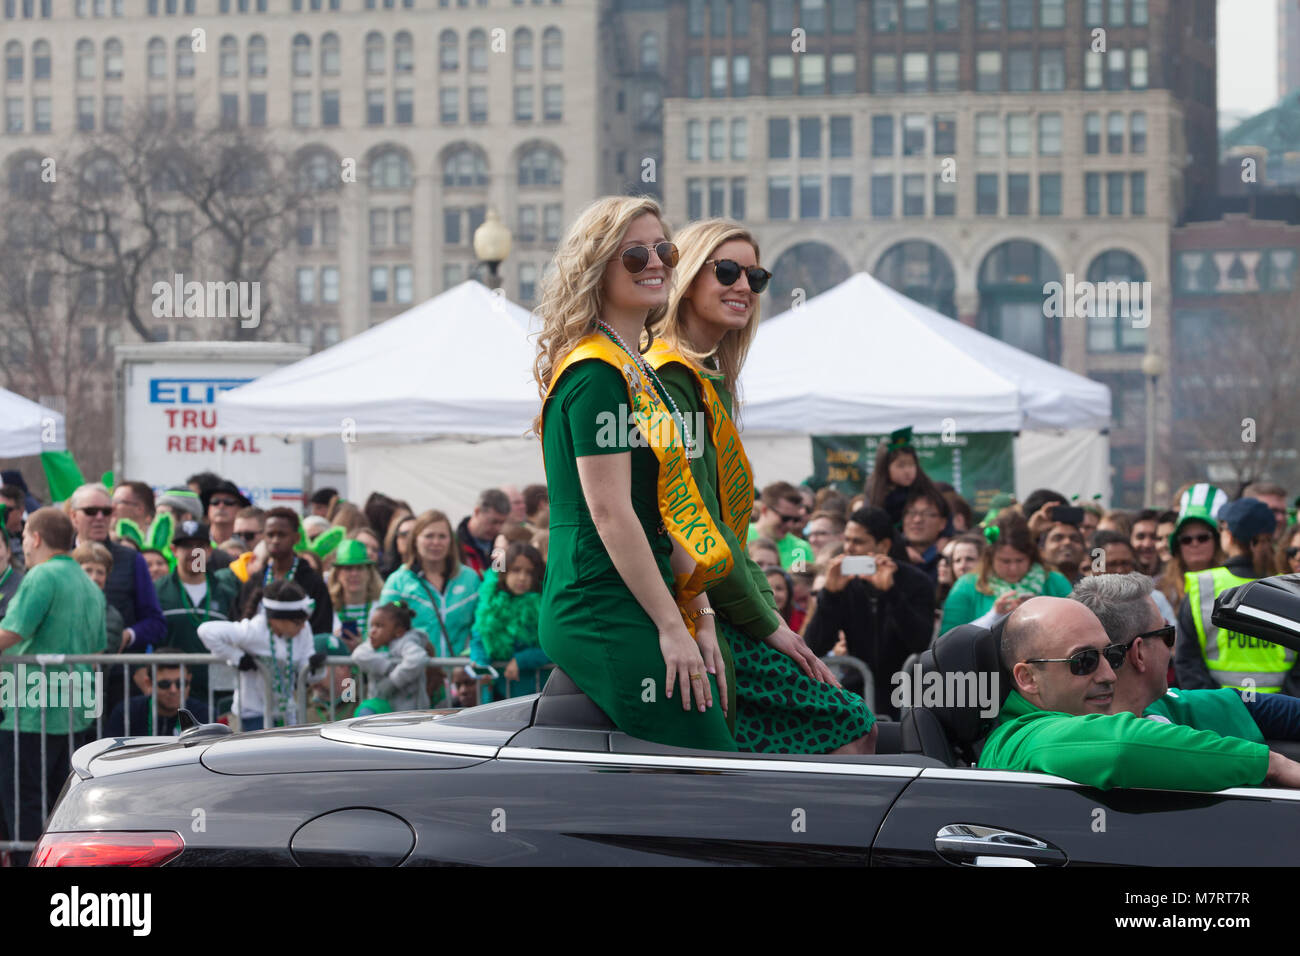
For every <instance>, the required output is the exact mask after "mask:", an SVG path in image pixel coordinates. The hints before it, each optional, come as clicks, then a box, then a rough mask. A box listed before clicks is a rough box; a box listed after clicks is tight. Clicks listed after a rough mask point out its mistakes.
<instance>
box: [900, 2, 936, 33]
mask: <svg viewBox="0 0 1300 956" xmlns="http://www.w3.org/2000/svg"><path fill="white" fill-rule="evenodd" d="M929 28H930V0H903V30H904V31H906V32H907V33H924V32H925V31H926V30H928V29H929Z"/></svg>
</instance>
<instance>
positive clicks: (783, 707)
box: [659, 362, 876, 754]
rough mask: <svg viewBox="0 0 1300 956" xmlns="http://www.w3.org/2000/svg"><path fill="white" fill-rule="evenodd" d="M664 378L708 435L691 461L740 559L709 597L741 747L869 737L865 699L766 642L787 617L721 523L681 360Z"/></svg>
mask: <svg viewBox="0 0 1300 956" xmlns="http://www.w3.org/2000/svg"><path fill="white" fill-rule="evenodd" d="M706 374H708V373H706ZM659 376H660V378H662V379H663V382H664V385H665V386H666V387H667V389H668V392H669V394H670V395H672V397H673V401H675V402H676V403H677V405H678V407H679V408H680V409H681V411H682V414H683V415H685V416H686V421H687V424H688V426H689V427H690V429H691V432H692V437H695V436H694V433H695V432H696V431H703V435H701V436H699V437H700V438H701V439H703V441H704V450H703V454H701V455H700V456H699V457H697V458H694V459H692V460H691V472H692V474H694V476H695V481H696V483H697V484H698V485H699V488H700V494H702V495H703V496H704V500H705V501H706V502H707V503H708V506H709V511H710V512H711V513H712V515H713V517H714V520H715V521H716V522H717V524H718V527H719V529H720V530H721V532H722V535H723V537H725V538H726V539H727V546H728V547H729V548H731V553H732V555H733V556H734V557H735V570H734V571H732V573H731V574H729V575H728V576H727V577H726V578H724V579H723V580H722V581H720V582H718V583H717V584H716V585H715V586H714V587H712V588H710V589H709V592H708V593H709V603H710V604H711V605H712V606H713V608H714V609H715V610H716V611H717V618H718V635H719V638H722V637H723V636H725V637H726V640H727V643H728V644H730V646H731V652H732V655H733V657H734V661H735V668H736V680H735V682H734V683H733V684H732V686H733V687H735V688H736V694H735V697H736V699H737V706H736V708H735V710H736V745H737V746H738V747H739V748H740V749H741V750H743V751H748V752H753V753H789V754H815V753H827V752H829V751H831V750H835V749H836V748H838V747H842V746H844V745H845V744H847V743H850V742H851V741H854V740H857V739H858V738H859V737H862V736H864V735H866V734H867V733H869V732H870V731H871V728H872V726H873V725H874V724H875V722H876V718H875V716H874V715H873V714H872V713H871V711H870V709H869V708H868V707H867V705H866V702H865V701H864V700H863V699H862V698H861V697H859V696H858V695H857V694H854V693H853V692H851V691H847V690H842V689H840V688H837V687H835V686H834V685H832V684H825V683H822V682H821V681H817V680H813V679H811V678H809V677H808V676H807V675H806V674H804V672H803V671H802V670H801V669H800V668H799V665H798V664H796V663H795V662H794V661H793V660H792V659H791V658H789V657H787V656H786V655H785V654H782V653H781V652H780V651H777V650H774V649H773V648H772V647H770V646H768V645H767V644H766V643H764V641H763V638H765V637H766V636H767V635H769V634H771V633H772V632H773V631H774V630H776V628H777V627H778V625H779V624H780V623H781V618H780V616H779V615H778V614H777V611H776V599H775V598H774V597H773V596H772V586H771V585H770V584H769V583H768V581H767V575H765V574H764V573H763V570H762V569H761V568H760V567H759V566H758V565H757V564H756V563H755V562H754V560H753V559H752V558H751V557H750V556H749V552H748V551H747V550H746V549H745V547H744V546H743V545H741V544H740V543H739V542H738V541H737V540H736V538H735V535H734V534H733V532H732V531H731V529H730V528H729V527H728V526H727V525H726V523H725V522H724V521H723V520H722V508H721V504H720V499H719V496H718V488H717V474H718V464H717V463H718V451H717V448H715V447H714V444H713V437H712V434H711V433H710V432H709V431H708V429H707V426H706V427H705V428H704V429H700V428H699V426H698V424H697V423H699V422H705V421H707V419H705V418H704V417H703V414H702V413H703V411H704V402H703V399H702V398H701V396H700V394H699V391H698V390H697V386H696V383H695V380H694V376H693V375H692V374H691V372H690V371H689V370H687V369H686V368H685V367H684V366H682V365H681V364H680V363H677V362H673V363H671V364H668V365H665V366H664V367H663V368H661V369H660V370H659ZM709 380H710V382H711V383H712V384H713V387H714V388H715V389H716V390H717V392H718V398H719V399H720V400H721V401H722V403H723V405H724V406H725V407H726V409H727V412H728V414H731V413H732V401H733V400H732V396H731V393H730V392H729V391H727V389H726V387H725V386H724V385H723V380H722V376H721V375H720V374H716V375H715V374H709ZM697 413H700V414H697ZM719 643H721V640H720V641H719Z"/></svg>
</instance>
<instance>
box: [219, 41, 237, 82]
mask: <svg viewBox="0 0 1300 956" xmlns="http://www.w3.org/2000/svg"><path fill="white" fill-rule="evenodd" d="M217 71H218V72H219V73H220V74H221V75H222V76H239V41H238V40H236V39H235V38H234V37H229V36H227V37H222V38H221V47H220V50H219V52H218V53H217Z"/></svg>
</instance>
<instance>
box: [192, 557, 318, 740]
mask: <svg viewBox="0 0 1300 956" xmlns="http://www.w3.org/2000/svg"><path fill="white" fill-rule="evenodd" d="M312 607H313V603H312V600H311V599H310V598H309V597H307V592H306V591H304V590H303V589H302V587H301V585H299V584H297V583H296V582H295V581H292V580H290V579H288V578H281V579H280V580H278V581H272V582H271V583H270V584H268V585H267V586H266V589H265V590H264V591H263V592H262V600H261V602H260V604H259V605H258V611H257V613H256V614H254V615H253V616H252V617H249V618H246V619H245V620H242V621H204V622H203V623H202V624H200V625H199V640H201V641H202V642H203V643H204V645H205V646H206V647H207V649H208V651H209V652H211V653H213V654H216V655H217V656H219V657H223V658H225V660H226V661H227V662H228V663H230V664H231V665H232V666H237V667H238V668H239V686H238V687H237V688H236V689H235V702H234V713H235V714H236V715H237V716H238V717H239V724H240V729H241V730H245V731H247V730H261V729H262V728H263V726H264V724H265V714H266V713H267V711H268V710H269V712H270V714H271V716H272V719H273V721H274V722H275V725H276V726H285V727H289V726H293V725H294V724H296V723H298V722H299V715H298V707H297V691H298V688H299V687H304V690H305V686H304V685H307V684H314V683H316V682H317V681H322V680H324V679H325V668H324V667H322V666H321V663H322V662H323V661H324V659H325V656H326V655H325V654H323V653H319V652H317V650H316V641H315V638H314V637H313V635H312V631H311V626H310V624H309V623H308V621H309V618H310V617H311V611H312ZM263 672H265V673H266V674H267V675H268V676H269V678H270V681H269V683H270V689H271V695H272V699H271V700H270V701H269V702H268V701H267V700H266V686H267V681H266V680H265V679H264V678H263ZM268 705H269V706H268Z"/></svg>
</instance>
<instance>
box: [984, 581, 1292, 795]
mask: <svg viewBox="0 0 1300 956" xmlns="http://www.w3.org/2000/svg"><path fill="white" fill-rule="evenodd" d="M1124 655H1125V649H1124V648H1123V647H1122V646H1116V645H1113V644H1111V641H1110V639H1109V638H1108V637H1107V636H1106V631H1105V629H1104V628H1103V627H1102V626H1101V622H1100V621H1098V620H1097V617H1096V615H1095V614H1093V613H1092V612H1091V611H1089V610H1088V609H1087V608H1086V607H1084V606H1083V605H1082V604H1080V603H1079V602H1077V601H1071V600H1069V599H1066V598H1052V597H1036V598H1031V599H1030V600H1028V601H1026V602H1025V603H1024V604H1022V605H1021V606H1020V607H1019V608H1017V609H1016V610H1015V611H1014V612H1013V613H1012V614H1011V616H1010V617H1009V618H1008V619H1007V623H1006V626H1005V627H1004V629H1003V632H1002V660H1003V661H1004V663H1005V664H1006V666H1007V668H1008V670H1010V671H1011V675H1012V681H1013V689H1012V691H1011V693H1010V694H1009V695H1008V696H1007V699H1006V702H1005V703H1004V704H1003V705H1002V712H1001V713H1000V714H999V716H998V726H997V727H996V728H994V730H993V733H991V734H990V735H989V738H988V740H987V741H986V742H985V744H984V750H983V752H982V753H981V754H980V760H979V765H980V767H982V768H992V769H1001V770H1033V771H1037V772H1039V773H1049V774H1055V775H1057V776H1061V777H1065V778H1066V779H1068V780H1073V781H1075V782H1077V783H1081V784H1084V785H1085V786H1090V787H1097V788H1099V789H1102V790H1108V789H1110V788H1112V787H1149V788H1157V789H1167V790H1205V791H1214V790H1223V789H1225V788H1227V787H1241V786H1255V785H1259V784H1268V785H1271V786H1279V787H1298V788H1300V764H1297V763H1296V762H1294V761H1292V760H1288V759H1287V758H1286V757H1283V756H1282V755H1281V754H1278V753H1273V752H1271V751H1270V750H1269V749H1268V747H1266V746H1265V745H1264V744H1262V743H1255V742H1253V741H1248V740H1243V739H1241V738H1238V737H1224V736H1220V735H1219V734H1216V733H1213V732H1212V731H1208V730H1193V729H1192V728H1190V727H1183V726H1179V725H1177V724H1165V723H1160V722H1157V721H1154V720H1144V719H1142V718H1140V717H1137V716H1135V715H1134V714H1132V713H1130V712H1128V711H1124V712H1122V713H1112V712H1111V711H1112V709H1113V706H1114V702H1115V682H1116V677H1115V670H1114V668H1115V667H1117V666H1118V667H1123V666H1124Z"/></svg>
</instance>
